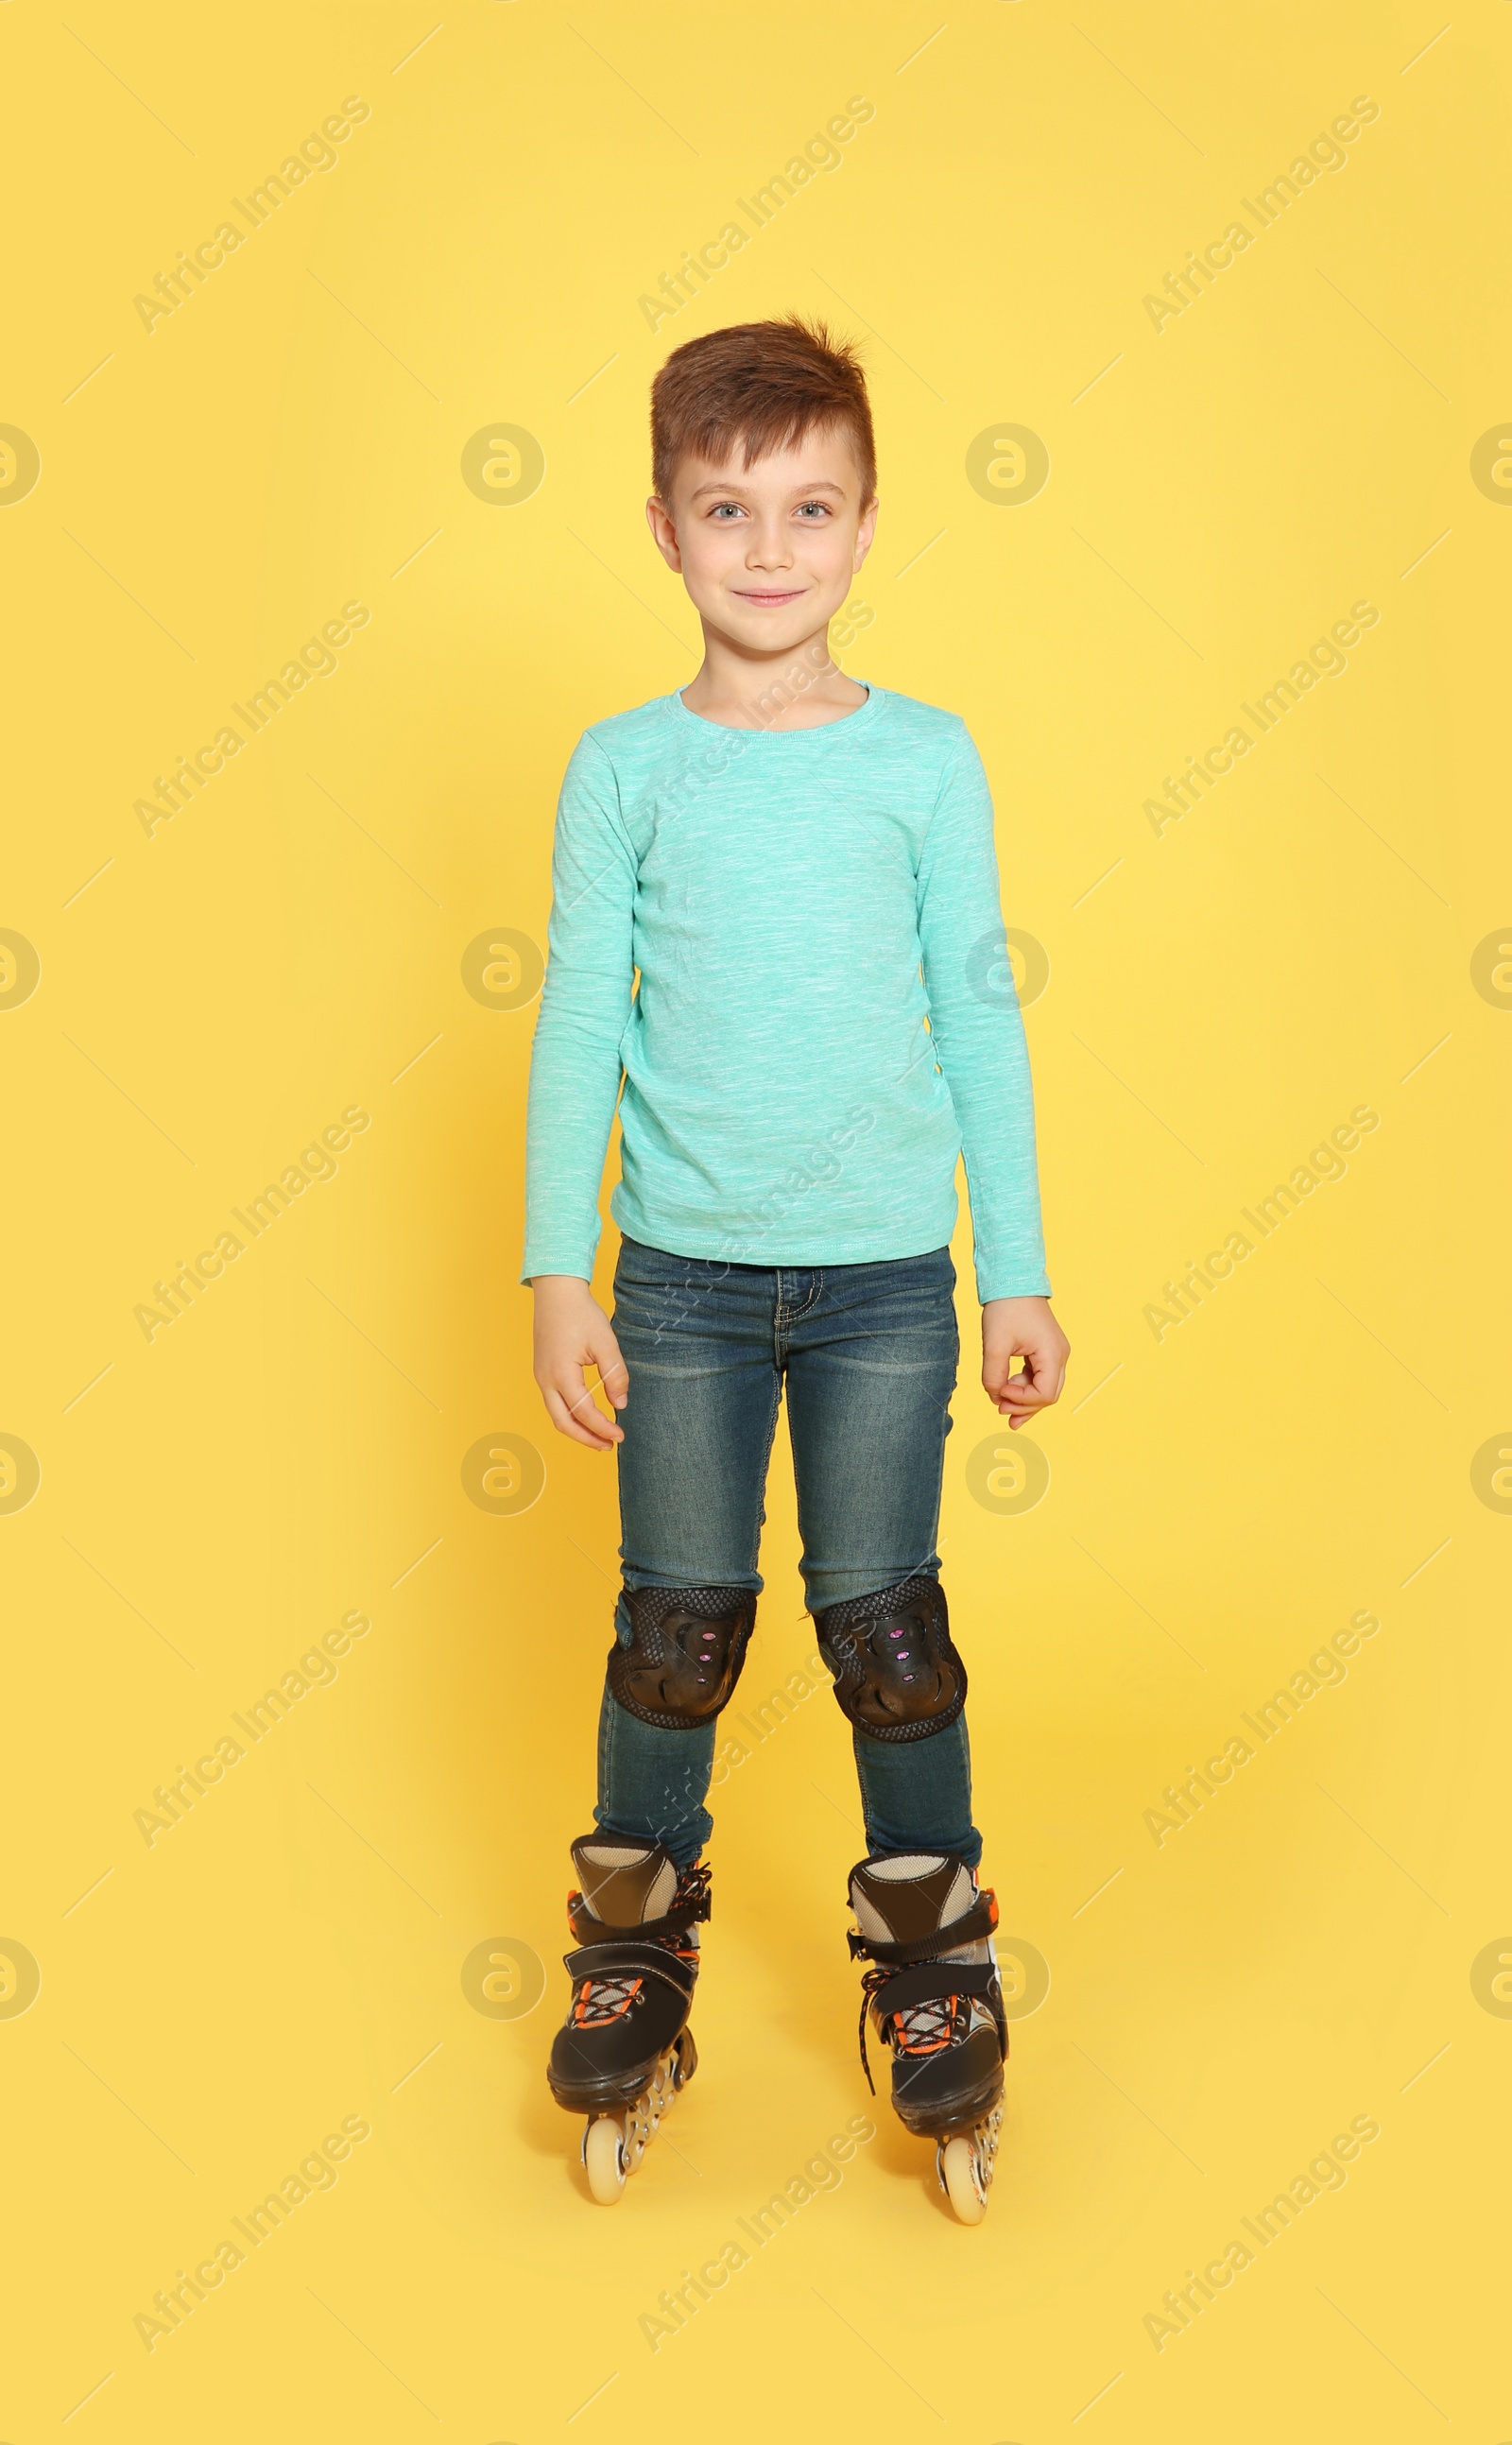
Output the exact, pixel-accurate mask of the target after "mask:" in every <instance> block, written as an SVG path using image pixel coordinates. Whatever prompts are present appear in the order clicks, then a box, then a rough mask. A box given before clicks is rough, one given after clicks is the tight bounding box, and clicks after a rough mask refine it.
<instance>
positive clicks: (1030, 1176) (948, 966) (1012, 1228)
mask: <svg viewBox="0 0 1512 2445" xmlns="http://www.w3.org/2000/svg"><path fill="white" fill-rule="evenodd" d="M918 889H919V904H918V905H919V940H920V943H921V945H922V947H923V951H924V990H925V992H926V993H927V995H928V997H929V1026H930V1031H931V1034H932V1036H933V1037H934V1046H935V1058H936V1060H937V1061H938V1063H939V1065H940V1070H941V1073H942V1074H943V1078H944V1081H945V1084H946V1086H947V1087H948V1088H949V1090H950V1097H951V1101H952V1103H953V1104H954V1105H955V1108H956V1118H957V1120H958V1121H959V1123H960V1125H961V1151H962V1154H963V1156H964V1160H965V1166H966V1186H967V1189H968V1191H969V1194H970V1199H971V1226H972V1237H973V1241H974V1246H975V1254H976V1267H977V1292H978V1296H979V1297H980V1299H981V1300H982V1301H983V1303H985V1302H986V1301H987V1300H988V1299H994V1298H1021V1297H1029V1296H1031V1295H1037V1296H1039V1297H1048V1295H1049V1291H1050V1278H1049V1276H1048V1274H1047V1273H1046V1271H1045V1243H1044V1233H1043V1228H1042V1225H1041V1222H1040V1213H1039V1175H1038V1168H1037V1164H1036V1152H1035V1102H1034V1088H1033V1085H1032V1082H1031V1079H1030V1074H1029V1052H1028V1047H1027V1046H1026V1044H1025V1042H1024V1023H1023V1019H1022V1017H1020V1015H1019V1009H1018V995H1017V988H1016V987H1015V984H1014V978H1013V970H1012V968H1011V967H1010V965H1009V961H1008V945H1007V937H1006V933H1005V929H1004V926H1003V920H1002V910H1001V905H1000V903H999V891H998V856H997V850H996V848H995V846H994V842H993V818H992V794H991V792H990V791H989V789H988V787H987V775H986V774H985V773H984V772H983V770H982V763H981V758H980V756H979V755H978V753H977V750H976V747H975V746H974V745H973V743H972V740H971V738H970V737H969V736H968V735H967V734H966V733H965V732H964V731H962V733H961V738H960V740H959V742H958V744H957V746H956V747H955V748H954V750H953V751H952V754H951V757H950V760H949V763H948V764H947V766H946V770H945V774H944V777H943V781H942V784H941V791H940V796H939V798H938V800H937V801H936V805H935V810H934V813H933V815H932V817H931V819H930V824H929V830H928V832H927V833H926V835H925V838H924V849H923V851H922V853H921V856H920V860H919V886H918Z"/></svg>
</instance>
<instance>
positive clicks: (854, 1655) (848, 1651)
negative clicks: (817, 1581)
mask: <svg viewBox="0 0 1512 2445" xmlns="http://www.w3.org/2000/svg"><path fill="white" fill-rule="evenodd" d="M814 1625H815V1627H816V1629H817V1631H818V1633H819V1647H820V1652H821V1653H822V1654H823V1656H824V1659H825V1661H826V1663H827V1664H828V1665H829V1666H830V1668H831V1671H832V1672H833V1673H834V1674H835V1685H834V1694H835V1698H836V1700H837V1702H838V1704H839V1708H840V1712H841V1713H842V1714H843V1715H845V1716H848V1717H849V1721H850V1722H851V1723H852V1724H854V1725H855V1726H856V1728H857V1729H858V1730H859V1731H863V1732H866V1733H867V1734H868V1736H869V1737H870V1738H871V1739H872V1740H874V1741H924V1740H927V1739H928V1738H929V1735H930V1734H931V1732H943V1730H944V1729H945V1728H946V1726H947V1725H950V1724H953V1723H954V1722H955V1720H956V1717H957V1716H958V1715H959V1714H960V1712H961V1708H962V1707H963V1706H964V1705H965V1703H966V1668H965V1665H964V1663H963V1662H962V1660H961V1654H960V1652H959V1651H958V1650H957V1648H956V1646H955V1643H954V1641H953V1640H952V1638H951V1635H950V1616H949V1614H948V1612H947V1611H946V1608H945V1592H944V1590H943V1588H942V1586H941V1585H940V1582H939V1580H938V1579H927V1578H915V1579H905V1580H904V1582H903V1584H902V1586H901V1587H896V1588H880V1589H879V1590H878V1591H877V1593H876V1595H875V1596H850V1597H848V1598H847V1599H846V1601H845V1602H844V1603H843V1604H832V1605H826V1606H825V1608H824V1610H823V1612H822V1613H817V1614H815V1615H814Z"/></svg>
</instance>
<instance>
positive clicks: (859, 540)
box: [856, 494, 882, 569]
mask: <svg viewBox="0 0 1512 2445" xmlns="http://www.w3.org/2000/svg"><path fill="white" fill-rule="evenodd" d="M881 507H882V504H881V502H880V501H879V500H878V498H877V496H876V495H875V494H873V495H872V496H871V499H870V501H869V502H868V506H867V507H866V508H865V509H864V510H863V511H862V513H861V523H860V525H859V526H858V527H857V529H856V567H857V569H859V568H860V566H861V564H862V562H863V561H864V560H865V558H866V556H867V554H868V551H870V550H871V539H872V537H873V535H874V534H875V533H876V532H877V512H878V510H879V509H880V508H881Z"/></svg>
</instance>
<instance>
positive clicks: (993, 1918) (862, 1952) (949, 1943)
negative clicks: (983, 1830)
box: [846, 1885, 998, 1969]
mask: <svg viewBox="0 0 1512 2445" xmlns="http://www.w3.org/2000/svg"><path fill="white" fill-rule="evenodd" d="M997 1924H998V1896H997V1894H995V1893H994V1892H993V1889H992V1887H991V1886H990V1885H984V1886H983V1887H982V1889H981V1891H980V1894H978V1895H977V1898H976V1900H975V1901H974V1902H973V1903H972V1906H971V1908H970V1910H969V1911H967V1912H966V1913H965V1914H964V1916H963V1917H961V1918H953V1919H951V1920H949V1921H948V1923H947V1924H946V1925H945V1926H944V1927H939V1928H936V1930H935V1932H934V1933H933V1935H912V1936H908V1937H905V1938H903V1939H901V1940H900V1941H899V1942H898V1943H896V1944H887V1943H884V1942H883V1940H882V1938H881V1937H879V1936H870V1935H858V1934H857V1933H856V1931H855V1930H854V1928H851V1929H850V1930H849V1931H848V1932H847V1935H846V1942H847V1943H848V1944H849V1947H850V1958H851V1960H852V1961H880V1962H886V1963H889V1964H891V1965H892V1966H893V1967H894V1968H896V1969H903V1968H905V1966H906V1965H907V1964H908V1963H909V1962H914V1961H938V1960H939V1958H940V1955H941V1953H942V1952H943V1951H944V1950H946V1949H947V1948H948V1949H949V1950H951V1951H954V1950H955V1949H956V1947H957V1946H958V1945H962V1944H980V1942H981V1940H982V1938H983V1937H984V1936H989V1935H991V1933H992V1932H993V1930H994V1928H995V1927H996V1926H997Z"/></svg>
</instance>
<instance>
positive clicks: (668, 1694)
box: [609, 1588, 756, 1732]
mask: <svg viewBox="0 0 1512 2445" xmlns="http://www.w3.org/2000/svg"><path fill="white" fill-rule="evenodd" d="M625 1605H626V1608H627V1609H628V1612H629V1615H630V1627H631V1630H632V1632H633V1633H634V1635H633V1637H632V1638H631V1641H630V1644H629V1646H628V1647H622V1646H621V1644H620V1642H619V1640H618V1639H616V1640H615V1642H614V1645H613V1646H612V1647H611V1648H610V1650H609V1689H610V1691H611V1693H612V1695H613V1696H614V1698H615V1699H616V1700H617V1702H618V1703H619V1705H620V1706H622V1707H623V1708H625V1713H626V1714H628V1715H634V1716H636V1717H637V1718H638V1719H639V1721H640V1722H641V1723H643V1724H653V1725H655V1726H656V1727H657V1729H658V1730H659V1731H663V1732H686V1731H694V1730H696V1729H697V1728H698V1726H700V1724H712V1723H713V1721H714V1718H715V1716H716V1715H717V1714H718V1713H719V1709H720V1708H721V1707H726V1706H728V1704H729V1702H730V1699H731V1698H732V1696H733V1695H734V1692H735V1685H736V1683H737V1681H738V1680H739V1678H740V1671H741V1667H742V1666H743V1665H744V1663H745V1650H746V1641H747V1640H748V1639H749V1637H750V1635H751V1633H752V1631H753V1629H754V1628H755V1626H756V1598H755V1596H753V1595H752V1594H751V1592H750V1590H749V1589H748V1588H626V1589H625Z"/></svg>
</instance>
